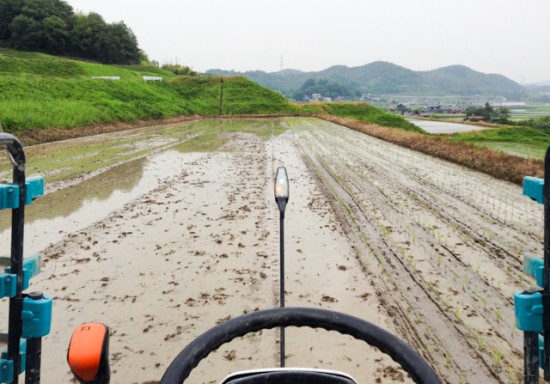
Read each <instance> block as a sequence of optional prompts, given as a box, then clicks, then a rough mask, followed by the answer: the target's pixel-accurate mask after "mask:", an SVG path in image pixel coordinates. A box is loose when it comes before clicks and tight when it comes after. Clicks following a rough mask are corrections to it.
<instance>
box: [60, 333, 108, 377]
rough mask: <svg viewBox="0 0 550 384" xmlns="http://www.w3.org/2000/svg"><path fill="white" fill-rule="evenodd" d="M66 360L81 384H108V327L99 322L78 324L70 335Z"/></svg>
mask: <svg viewBox="0 0 550 384" xmlns="http://www.w3.org/2000/svg"><path fill="white" fill-rule="evenodd" d="M67 362H68V363H69V367H70V368H71V371H72V372H73V374H74V375H75V376H76V378H77V379H78V381H79V382H80V383H81V384H108V383H109V381H110V376H111V373H110V370H109V328H108V327H107V326H106V325H104V324H101V323H86V324H82V325H80V326H78V327H77V328H76V329H75V330H74V332H73V335H72V337H71V342H70V344H69V350H68V352H67Z"/></svg>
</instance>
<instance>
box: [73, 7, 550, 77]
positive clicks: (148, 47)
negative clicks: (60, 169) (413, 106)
mask: <svg viewBox="0 0 550 384" xmlns="http://www.w3.org/2000/svg"><path fill="white" fill-rule="evenodd" d="M66 1H67V2H68V3H69V4H71V5H72V6H73V8H74V9H75V11H83V12H84V13H88V12H97V13H99V14H100V15H102V16H103V17H104V19H105V21H107V22H109V23H112V22H117V21H124V22H125V23H126V24H127V25H128V26H129V27H130V28H131V29H132V31H133V32H134V33H135V34H136V36H137V38H138V42H139V46H140V48H141V49H143V50H144V51H145V52H146V53H147V54H148V55H149V58H150V59H153V60H157V61H159V62H160V63H161V64H164V63H178V64H181V65H188V66H190V67H191V68H193V69H194V70H197V71H206V70H208V69H213V68H219V69H227V70H229V69H233V70H237V71H247V70H263V71H267V72H273V71H278V70H280V69H281V57H282V66H283V67H284V68H285V69H286V68H292V69H299V70H303V71H318V70H322V69H325V68H328V67H330V66H332V65H347V66H349V67H355V66H360V65H364V64H368V63H371V62H373V61H377V60H383V61H389V62H392V63H394V64H397V65H401V66H403V67H406V68H409V69H412V70H431V69H436V68H440V67H444V66H448V65H453V64H462V65H466V66H468V67H470V68H472V69H474V70H476V71H480V72H484V73H498V74H502V75H504V76H507V77H509V78H511V79H512V80H515V81H517V82H519V83H523V84H524V83H532V82H540V81H550V22H549V20H548V18H549V16H550V1H549V0H526V1H520V0H453V1H448V0H416V1H412V0H277V1H273V0H272V1H267V0H178V1H176V0H155V1H144V0H132V1H130V0H125V1H122V0H66Z"/></svg>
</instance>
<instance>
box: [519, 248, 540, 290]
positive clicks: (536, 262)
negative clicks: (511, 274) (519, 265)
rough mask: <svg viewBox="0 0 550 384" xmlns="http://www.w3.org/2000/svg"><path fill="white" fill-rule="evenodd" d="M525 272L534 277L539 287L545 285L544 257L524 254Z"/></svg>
mask: <svg viewBox="0 0 550 384" xmlns="http://www.w3.org/2000/svg"><path fill="white" fill-rule="evenodd" d="M523 272H525V273H527V274H528V275H530V276H532V277H534V278H535V279H536V280H537V285H538V286H539V287H541V288H542V287H544V259H542V258H540V257H536V256H530V255H523Z"/></svg>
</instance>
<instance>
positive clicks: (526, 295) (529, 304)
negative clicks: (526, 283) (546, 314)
mask: <svg viewBox="0 0 550 384" xmlns="http://www.w3.org/2000/svg"><path fill="white" fill-rule="evenodd" d="M514 309H515V315H516V327H517V328H518V329H520V330H522V331H524V332H542V331H543V326H542V316H543V306H542V293H541V292H540V291H534V292H533V291H523V292H517V293H516V294H514Z"/></svg>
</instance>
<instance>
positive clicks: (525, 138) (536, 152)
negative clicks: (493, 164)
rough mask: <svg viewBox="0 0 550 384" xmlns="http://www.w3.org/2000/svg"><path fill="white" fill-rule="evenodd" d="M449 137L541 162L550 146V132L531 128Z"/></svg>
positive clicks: (506, 129)
mask: <svg viewBox="0 0 550 384" xmlns="http://www.w3.org/2000/svg"><path fill="white" fill-rule="evenodd" d="M449 137H450V138H451V139H452V140H453V141H461V142H466V143H471V144H475V145H478V146H483V147H487V148H491V149H494V150H498V151H501V152H505V153H508V154H512V155H516V156H521V157H527V158H535V159H541V160H542V159H543V158H544V154H545V153H546V148H547V147H548V146H550V132H548V131H544V130H542V129H536V128H531V127H510V128H492V129H485V130H480V131H471V132H464V133H456V134H453V135H450V136H449Z"/></svg>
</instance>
